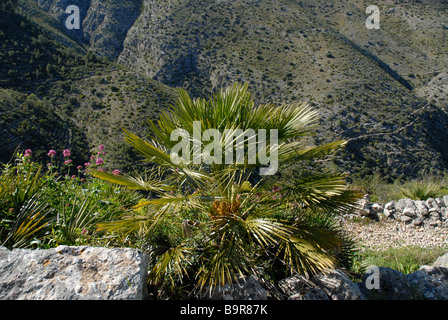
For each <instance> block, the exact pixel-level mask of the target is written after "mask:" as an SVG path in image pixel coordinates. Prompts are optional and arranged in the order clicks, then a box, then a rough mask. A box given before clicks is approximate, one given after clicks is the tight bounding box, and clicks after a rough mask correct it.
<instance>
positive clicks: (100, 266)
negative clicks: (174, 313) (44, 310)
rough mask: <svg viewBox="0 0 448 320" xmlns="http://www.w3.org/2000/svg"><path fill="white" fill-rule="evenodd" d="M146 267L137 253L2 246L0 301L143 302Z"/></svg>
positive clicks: (62, 247)
mask: <svg viewBox="0 0 448 320" xmlns="http://www.w3.org/2000/svg"><path fill="white" fill-rule="evenodd" d="M148 264H149V258H148V256H147V255H145V254H143V253H142V252H140V251H138V250H134V249H107V248H94V247H87V246H85V247H68V246H59V247H57V248H53V249H48V250H40V249H39V250H27V249H14V250H12V251H10V250H8V249H6V248H4V247H0V299H4V300H6V299H8V300H9V299H11V300H141V299H144V298H145V297H146V294H147V293H146V283H147V275H148Z"/></svg>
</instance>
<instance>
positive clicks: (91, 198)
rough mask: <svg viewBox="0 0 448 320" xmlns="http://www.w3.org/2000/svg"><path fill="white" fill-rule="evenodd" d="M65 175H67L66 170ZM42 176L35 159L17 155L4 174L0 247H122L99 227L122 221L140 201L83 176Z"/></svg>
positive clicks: (50, 173)
mask: <svg viewBox="0 0 448 320" xmlns="http://www.w3.org/2000/svg"><path fill="white" fill-rule="evenodd" d="M64 169H67V166H65V168H64ZM57 171H58V170H57V169H56V168H55V166H49V169H48V170H43V169H42V167H41V166H39V165H37V164H36V162H34V161H33V160H32V156H31V154H27V153H25V155H23V154H18V155H17V157H16V158H15V160H14V163H11V164H7V165H5V166H4V167H3V168H2V170H1V174H0V244H1V245H3V246H6V247H8V248H22V247H27V248H36V247H41V248H48V247H53V246H57V245H60V244H65V245H81V244H90V245H104V246H107V245H112V244H113V245H118V246H121V245H123V241H124V240H123V239H122V238H120V236H117V235H111V234H109V235H107V236H106V235H105V234H104V233H101V232H98V230H97V227H96V224H97V223H98V222H104V221H109V220H112V219H117V218H118V217H120V216H121V215H123V214H124V213H125V212H127V211H129V210H131V208H132V207H133V206H135V205H136V204H137V203H138V201H139V200H140V199H141V195H140V194H137V193H136V192H134V191H127V190H123V189H122V188H120V187H113V186H111V185H109V184H106V183H104V182H102V181H100V180H98V179H92V178H91V177H88V176H84V175H83V176H84V177H82V178H80V177H79V176H76V175H73V176H71V177H70V176H65V177H61V176H59V175H57Z"/></svg>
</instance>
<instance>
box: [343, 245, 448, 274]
mask: <svg viewBox="0 0 448 320" xmlns="http://www.w3.org/2000/svg"><path fill="white" fill-rule="evenodd" d="M446 252H447V248H446V247H437V248H422V247H416V246H407V247H400V248H388V249H386V250H381V251H376V250H368V251H364V252H358V253H356V256H357V257H356V259H355V260H356V263H354V264H353V265H352V267H351V270H352V271H353V272H359V273H363V272H365V268H366V267H368V266H369V265H375V266H378V267H387V268H392V269H395V270H398V271H400V272H402V273H404V274H409V273H412V272H414V271H417V270H418V269H419V268H420V267H421V266H423V265H431V264H433V263H434V262H435V260H436V259H437V258H438V257H440V256H442V255H444V254H445V253H446Z"/></svg>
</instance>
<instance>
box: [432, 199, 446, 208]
mask: <svg viewBox="0 0 448 320" xmlns="http://www.w3.org/2000/svg"><path fill="white" fill-rule="evenodd" d="M434 200H435V202H436V203H437V205H438V206H439V208H445V207H446V204H445V201H443V200H442V199H440V198H435V199H434Z"/></svg>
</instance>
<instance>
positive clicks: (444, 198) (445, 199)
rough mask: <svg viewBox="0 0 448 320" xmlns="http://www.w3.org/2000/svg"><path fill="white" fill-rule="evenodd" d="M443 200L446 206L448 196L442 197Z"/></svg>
mask: <svg viewBox="0 0 448 320" xmlns="http://www.w3.org/2000/svg"><path fill="white" fill-rule="evenodd" d="M443 202H445V207H448V196H444V197H443Z"/></svg>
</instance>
